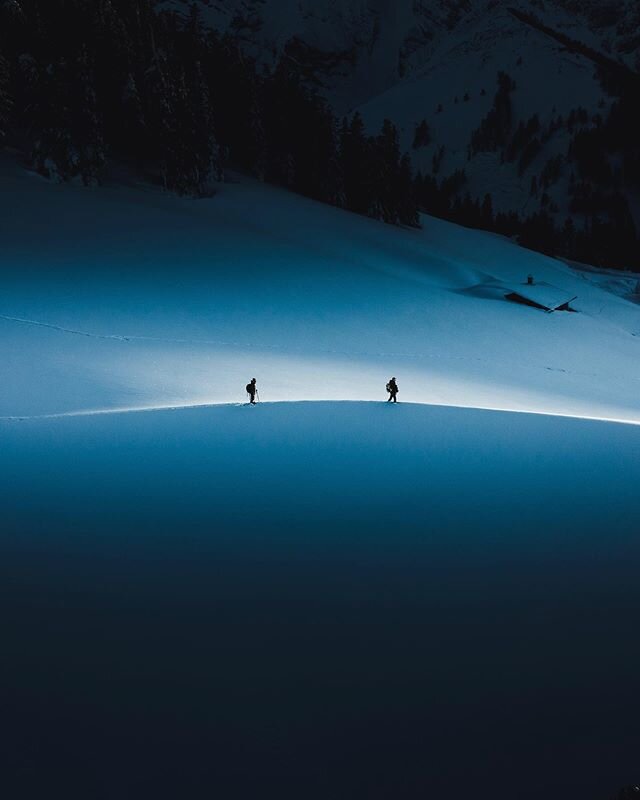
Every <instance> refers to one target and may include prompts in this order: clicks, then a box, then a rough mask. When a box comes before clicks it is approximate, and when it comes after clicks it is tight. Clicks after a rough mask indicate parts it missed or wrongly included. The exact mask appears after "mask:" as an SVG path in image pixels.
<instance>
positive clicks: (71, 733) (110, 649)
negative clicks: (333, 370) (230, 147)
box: [0, 403, 640, 800]
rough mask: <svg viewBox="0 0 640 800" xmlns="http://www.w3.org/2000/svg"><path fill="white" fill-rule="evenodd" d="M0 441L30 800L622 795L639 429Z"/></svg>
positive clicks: (390, 415) (271, 410)
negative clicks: (616, 791)
mask: <svg viewBox="0 0 640 800" xmlns="http://www.w3.org/2000/svg"><path fill="white" fill-rule="evenodd" d="M0 437H1V439H2V443H3V446H2V455H1V457H0V470H1V474H0V482H1V485H2V487H3V492H4V500H3V521H4V525H3V528H2V534H1V536H0V546H1V549H2V553H3V559H2V565H1V566H0V572H1V579H2V580H1V583H0V585H2V586H3V605H4V610H5V613H4V614H3V618H2V630H1V636H2V641H3V652H4V655H3V660H2V668H3V673H4V676H3V681H2V685H3V687H5V688H6V687H9V686H10V687H11V692H10V694H9V693H7V692H5V696H4V698H3V705H4V708H5V711H4V714H3V722H4V725H5V729H7V726H8V729H9V730H10V731H11V736H10V738H9V739H8V740H7V742H6V743H5V747H4V757H5V763H9V764H10V765H11V766H10V768H9V771H8V772H7V770H6V768H5V773H4V777H5V780H6V779H7V778H8V780H9V781H10V786H11V787H12V789H14V793H13V794H11V795H10V796H12V797H16V798H21V797H29V798H31V797H36V796H40V795H39V794H38V792H40V791H43V790H44V788H45V787H51V786H55V787H56V790H57V791H58V792H59V793H60V794H63V795H64V796H65V797H69V798H75V797H87V796H90V797H109V798H111V797H118V798H135V797H140V796H149V797H151V796H153V797H176V796H184V797H190V798H191V797H194V798H200V797H203V798H204V797H210V796H220V797H225V798H227V797H228V798H237V797H241V798H244V797H247V798H249V797H255V796H256V795H262V796H265V795H269V796H273V795H278V796H280V797H287V798H288V797H291V798H294V797H311V798H327V797H335V798H352V797H367V798H378V797H380V798H383V797H384V798H386V797H391V796H392V797H397V798H414V797H420V796H427V797H444V796H447V793H451V792H452V791H453V795H454V796H457V793H458V789H457V788H456V787H462V786H472V787H473V793H474V796H476V797H481V798H484V797H487V798H489V797H491V798H493V799H494V800H512V798H513V797H514V796H517V797H518V798H522V800H529V798H530V799H531V800H533V799H534V798H536V800H537V798H540V797H545V798H549V800H554V799H555V798H558V800H560V798H565V797H567V796H572V795H569V794H568V792H571V793H573V795H575V796H579V797H581V798H582V797H584V798H588V799H590V798H593V800H595V798H598V797H608V793H610V790H611V787H612V786H613V787H616V786H618V785H620V784H622V783H624V782H625V780H627V781H628V780H629V777H630V771H631V770H632V769H633V768H634V767H635V765H636V764H637V758H636V757H637V748H638V737H637V730H636V726H635V719H636V718H637V713H638V711H639V710H640V708H639V704H638V699H637V698H638V694H637V675H638V667H639V665H640V646H639V645H638V642H637V637H636V635H635V632H636V629H637V623H638V608H639V607H640V605H639V603H640V582H639V581H638V580H637V573H638V565H639V564H640V545H639V543H638V539H637V535H636V531H637V525H636V524H635V521H636V520H637V503H636V496H637V486H638V481H639V479H640V466H639V462H638V458H637V455H638V452H639V447H640V428H639V427H636V426H632V425H631V426H630V425H616V424H612V423H598V422H589V421H581V420H568V419H561V418H554V417H545V416H535V415H527V414H510V413H504V412H486V411H473V410H469V409H451V408H437V407H432V408H430V407H426V406H414V405H406V404H405V405H402V404H401V405H398V406H387V405H384V404H372V403H290V404H265V405H259V406H257V407H255V408H250V407H246V406H227V407H216V408H197V409H180V410H175V411H149V412H136V413H123V414H105V415H99V416H87V417H73V418H66V419H65V418H61V419H55V420H40V421H34V420H31V421H23V422H4V423H0ZM29 765H36V766H35V767H30V766H29ZM514 787H517V789H514Z"/></svg>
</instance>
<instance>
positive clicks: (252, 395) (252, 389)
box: [247, 378, 258, 406]
mask: <svg viewBox="0 0 640 800" xmlns="http://www.w3.org/2000/svg"><path fill="white" fill-rule="evenodd" d="M257 393H258V387H257V386H256V379H255V378H251V383H248V384H247V394H248V395H249V403H251V405H254V406H255V404H256V394H257Z"/></svg>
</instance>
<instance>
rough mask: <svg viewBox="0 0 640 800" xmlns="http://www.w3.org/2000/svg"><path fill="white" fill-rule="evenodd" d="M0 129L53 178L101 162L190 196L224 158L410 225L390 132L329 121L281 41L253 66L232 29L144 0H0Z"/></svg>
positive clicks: (413, 211) (93, 175) (210, 179)
mask: <svg viewBox="0 0 640 800" xmlns="http://www.w3.org/2000/svg"><path fill="white" fill-rule="evenodd" d="M0 132H1V133H0V136H2V139H3V141H4V142H5V143H6V144H10V145H12V146H14V147H18V148H19V149H21V150H23V152H24V153H25V156H26V158H27V160H28V161H29V162H30V163H31V165H32V166H33V168H35V169H36V170H38V171H39V172H40V173H42V174H43V175H45V176H48V177H51V178H54V179H58V180H74V179H75V180H78V181H82V182H83V183H85V184H88V185H89V184H94V183H98V182H100V180H101V176H102V175H103V174H104V172H105V169H106V168H107V167H108V165H109V164H110V163H111V162H113V161H114V160H118V161H121V162H125V163H128V164H130V165H131V166H133V167H134V168H136V169H137V170H139V171H140V172H141V173H143V174H144V175H145V176H147V177H148V178H149V179H151V180H153V181H156V182H158V183H160V184H161V185H163V186H164V187H165V188H166V189H168V190H171V191H174V192H177V193H179V194H188V195H194V196H203V195H207V194H210V193H211V192H212V191H214V189H215V183H216V181H219V180H221V179H222V178H223V177H224V174H225V170H226V169H228V168H230V167H233V168H237V169H240V170H245V171H247V172H248V173H250V174H252V175H255V176H256V177H258V178H260V179H263V180H266V181H269V182H272V183H276V184H279V185H282V186H285V187H287V188H289V189H291V190H293V191H295V192H299V193H300V194H303V195H305V196H307V197H312V198H314V199H316V200H320V201H322V202H325V203H330V204H332V205H336V206H340V207H342V208H346V209H349V210H352V211H355V212H357V213H360V214H365V215H367V216H370V217H373V218H376V219H381V220H383V221H385V222H389V223H395V224H404V225H412V226H417V225H418V224H419V222H418V210H417V204H416V202H415V199H414V196H413V185H412V175H411V166H410V162H409V159H408V157H406V156H403V154H402V153H401V151H400V144H399V137H398V132H397V130H396V128H395V126H394V125H393V124H392V123H391V122H390V121H385V123H384V125H383V126H382V129H381V130H380V132H379V133H378V134H377V135H374V136H371V135H368V134H367V133H366V132H365V128H364V124H363V122H362V120H361V119H360V118H359V117H354V118H353V119H351V120H350V121H344V122H342V121H340V120H338V119H337V118H336V116H335V115H334V113H333V111H332V110H331V108H330V107H329V106H328V105H327V103H326V102H325V101H324V100H323V99H322V98H321V97H320V95H319V94H318V93H317V92H316V91H315V90H314V89H313V88H312V87H311V86H310V85H309V83H308V82H307V81H304V79H303V78H302V77H301V76H300V74H299V71H298V70H297V69H296V65H295V62H294V60H293V59H291V58H290V56H289V55H288V54H287V53H286V52H285V54H284V55H283V57H282V58H281V59H280V61H279V63H277V64H276V66H275V67H274V68H273V69H270V70H264V69H259V68H258V66H257V65H256V63H255V62H254V61H253V60H251V59H250V58H248V57H247V56H246V54H244V53H243V52H242V51H241V49H240V47H239V45H238V42H237V41H236V40H235V39H234V38H233V37H232V36H220V35H218V34H217V33H216V32H214V31H211V30H209V29H207V28H205V26H204V25H203V23H202V20H201V17H200V13H199V11H198V9H197V7H195V6H194V7H192V8H191V10H190V12H189V14H188V16H187V18H186V19H185V18H184V17H183V16H180V15H178V14H176V13H175V12H169V11H159V10H157V9H156V8H155V4H154V2H153V0H92V2H86V0H11V2H9V3H8V2H5V3H2V4H0Z"/></svg>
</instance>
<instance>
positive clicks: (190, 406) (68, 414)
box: [0, 399, 640, 426]
mask: <svg viewBox="0 0 640 800" xmlns="http://www.w3.org/2000/svg"><path fill="white" fill-rule="evenodd" d="M347 403H348V404H361V405H377V406H384V405H386V403H387V401H386V400H378V399H375V400H271V401H269V400H267V401H263V402H261V403H259V404H258V405H262V406H282V405H309V404H320V405H332V406H334V405H345V404H347ZM247 405H248V404H247V403H237V402H232V403H185V404H183V405H180V404H178V405H176V404H172V405H166V406H163V405H158V406H131V407H125V408H101V409H86V410H82V411H61V412H57V413H55V414H34V415H33V416H28V415H12V416H0V422H30V421H38V420H56V419H73V418H77V417H102V416H110V415H115V414H141V413H144V412H156V411H188V410H194V409H217V408H244V407H245V406H247ZM398 405H399V406H400V407H402V406H423V407H428V408H459V409H467V410H469V411H488V412H495V413H503V414H530V415H534V416H538V417H559V418H561V419H575V420H584V421H586V422H607V423H611V424H615V425H636V426H640V419H621V418H620V417H598V416H595V415H592V414H569V413H564V412H561V411H539V410H535V409H524V408H509V407H507V406H483V405H473V404H471V403H469V404H465V403H426V402H419V401H410V402H403V403H400V404H398ZM394 407H397V406H394Z"/></svg>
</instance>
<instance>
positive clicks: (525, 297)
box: [505, 281, 577, 311]
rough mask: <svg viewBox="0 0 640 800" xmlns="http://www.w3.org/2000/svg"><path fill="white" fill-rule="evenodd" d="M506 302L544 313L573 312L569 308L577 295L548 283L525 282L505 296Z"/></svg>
mask: <svg viewBox="0 0 640 800" xmlns="http://www.w3.org/2000/svg"><path fill="white" fill-rule="evenodd" d="M505 297H506V298H507V300H513V301H514V302H515V303H523V304H524V305H527V306H533V307H534V308H541V309H543V310H544V311H573V309H572V308H571V307H570V306H569V303H571V302H572V301H573V300H575V299H576V297H577V295H575V294H570V293H569V292H567V291H566V290H564V289H559V288H558V287H557V286H552V285H551V284H550V283H544V282H541V283H533V282H529V281H527V283H523V284H522V285H521V286H519V287H518V288H517V289H512V290H511V291H509V292H507V293H506V294H505Z"/></svg>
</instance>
